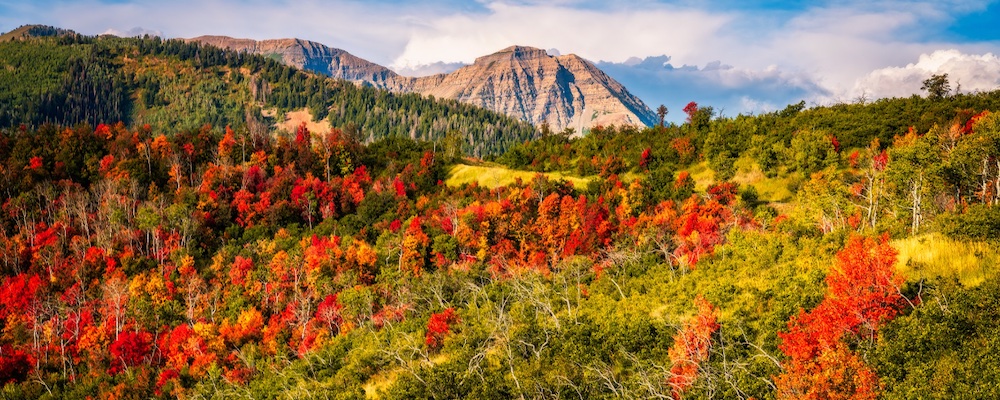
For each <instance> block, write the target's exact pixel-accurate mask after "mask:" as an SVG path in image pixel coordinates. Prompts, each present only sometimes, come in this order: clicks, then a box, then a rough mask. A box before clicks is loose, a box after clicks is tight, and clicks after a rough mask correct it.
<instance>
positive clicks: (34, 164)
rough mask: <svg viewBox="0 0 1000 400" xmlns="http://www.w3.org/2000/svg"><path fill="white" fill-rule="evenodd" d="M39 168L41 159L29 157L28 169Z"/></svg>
mask: <svg viewBox="0 0 1000 400" xmlns="http://www.w3.org/2000/svg"><path fill="white" fill-rule="evenodd" d="M41 167H42V158H41V157H39V156H34V157H31V159H30V160H28V168H31V169H39V168H41Z"/></svg>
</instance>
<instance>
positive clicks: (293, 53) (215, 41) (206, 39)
mask: <svg viewBox="0 0 1000 400" xmlns="http://www.w3.org/2000/svg"><path fill="white" fill-rule="evenodd" d="M187 40H188V41H189V42H200V43H204V44H208V45H211V46H215V47H219V48H223V49H228V50H233V51H238V52H239V51H241V52H247V53H250V54H261V55H266V56H273V57H277V58H279V59H280V61H281V62H283V63H285V64H287V65H291V66H295V67H298V68H299V69H304V70H309V71H313V72H317V73H321V74H324V75H329V76H331V77H334V78H337V79H344V80H348V81H354V82H368V83H369V84H371V86H374V87H376V88H379V89H387V90H392V91H395V92H404V91H408V89H409V88H410V87H411V85H412V84H411V82H410V79H409V78H405V77H402V76H399V75H398V74H396V73H395V72H393V71H392V70H390V69H388V68H386V67H383V66H381V65H378V64H375V63H373V62H370V61H368V60H365V59H363V58H360V57H356V56H354V55H352V54H351V53H348V52H346V51H344V50H341V49H335V48H332V47H327V46H324V45H322V44H320V43H316V42H312V41H309V40H302V39H269V40H253V39H236V38H231V37H228V36H199V37H196V38H192V39H187Z"/></svg>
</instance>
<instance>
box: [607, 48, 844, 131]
mask: <svg viewBox="0 0 1000 400" xmlns="http://www.w3.org/2000/svg"><path fill="white" fill-rule="evenodd" d="M597 66H598V67H600V68H601V69H603V70H604V71H605V72H607V73H608V75H610V76H611V77H612V78H615V80H617V81H619V82H621V83H622V84H623V85H625V87H627V88H628V89H629V91H631V92H632V93H633V94H635V95H636V96H638V97H639V98H641V99H643V101H644V102H646V104H647V105H648V106H650V107H651V108H656V107H657V106H658V105H660V104H663V105H666V106H667V108H668V109H670V110H673V111H672V112H671V113H670V114H668V119H669V120H672V121H675V122H679V121H682V120H683V119H684V116H683V114H682V113H681V112H680V110H681V109H682V108H683V107H684V105H686V104H687V103H688V102H690V101H695V102H697V103H698V104H701V105H705V106H712V107H714V108H715V110H716V111H718V112H722V113H724V114H725V115H728V116H733V115H737V114H757V113H762V112H769V111H773V110H774V109H777V108H782V107H784V105H786V104H789V103H797V102H799V101H802V100H807V101H809V100H812V99H815V98H821V97H826V96H828V95H829V92H828V90H827V89H825V88H823V87H822V86H820V85H819V84H817V83H816V82H815V81H814V80H813V79H812V78H811V77H810V76H808V75H806V74H802V73H790V72H787V71H783V70H781V69H779V68H777V67H775V66H770V67H767V68H763V69H748V68H739V67H734V66H732V65H727V64H723V63H721V62H719V61H713V62H709V63H706V64H705V65H704V66H694V65H683V64H682V65H680V66H675V65H673V63H672V62H671V57H669V56H666V55H663V56H655V57H646V58H642V59H640V58H630V59H628V60H625V61H624V62H621V63H615V62H608V61H601V62H598V63H597Z"/></svg>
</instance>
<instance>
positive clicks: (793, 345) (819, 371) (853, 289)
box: [775, 236, 903, 399]
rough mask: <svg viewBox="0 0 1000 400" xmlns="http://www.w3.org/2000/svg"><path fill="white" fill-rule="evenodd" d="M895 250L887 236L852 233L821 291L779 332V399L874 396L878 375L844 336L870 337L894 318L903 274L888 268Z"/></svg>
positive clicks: (892, 262)
mask: <svg viewBox="0 0 1000 400" xmlns="http://www.w3.org/2000/svg"><path fill="white" fill-rule="evenodd" d="M895 261H896V251H895V250H894V249H893V248H892V247H891V246H890V245H889V241H888V236H883V237H882V238H880V239H877V240H876V239H871V238H862V237H857V236H855V237H852V238H850V239H849V240H848V243H847V245H846V246H845V247H844V249H843V250H841V251H840V252H839V253H837V257H836V262H835V264H834V267H833V268H832V269H831V270H830V272H829V274H828V275H827V278H826V282H827V294H826V297H825V298H824V299H823V301H822V302H820V304H819V305H818V306H816V308H815V309H813V310H812V311H810V312H805V311H801V312H799V314H798V315H797V316H794V317H792V319H791V320H790V321H789V322H788V332H779V333H778V336H779V337H780V338H781V345H780V346H779V348H780V349H781V351H782V352H783V353H785V355H786V356H788V357H789V358H790V361H789V362H788V363H787V364H786V367H785V371H784V372H783V373H782V374H781V375H779V376H778V377H776V378H775V383H776V384H777V385H778V391H779V396H782V397H784V398H808V399H825V398H851V399H869V398H875V397H876V395H877V392H878V377H877V376H875V373H874V372H873V371H871V369H870V368H869V367H867V366H866V365H865V364H864V362H863V361H862V360H861V359H859V358H858V357H857V356H856V355H855V354H853V353H852V352H851V351H850V350H849V348H848V345H847V342H846V340H849V339H858V338H864V337H868V338H872V339H873V338H874V336H875V335H876V333H877V331H878V328H879V327H881V326H882V325H883V324H884V323H885V322H886V321H888V320H890V319H892V318H893V317H895V315H896V313H897V312H898V310H899V306H900V302H901V301H903V297H902V295H901V294H900V292H899V290H898V288H899V286H900V285H901V284H902V283H903V277H902V276H900V275H898V274H897V273H896V271H895V269H894V268H893V264H894V263H895Z"/></svg>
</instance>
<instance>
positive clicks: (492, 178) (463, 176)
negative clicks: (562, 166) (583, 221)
mask: <svg viewBox="0 0 1000 400" xmlns="http://www.w3.org/2000/svg"><path fill="white" fill-rule="evenodd" d="M538 174H539V173H538V172H531V171H518V170H512V169H508V168H505V167H503V166H500V165H496V164H490V163H483V164H480V165H466V164H456V165H455V166H453V167H452V168H451V171H449V173H448V180H447V181H445V183H446V184H447V185H448V186H460V185H462V184H465V183H472V182H478V183H479V186H483V187H487V188H491V189H492V188H495V187H500V186H506V185H510V184H512V183H514V181H515V180H516V179H517V178H520V179H521V180H522V181H523V182H530V181H531V180H532V179H533V178H534V177H535V175H538ZM542 175H545V176H546V177H548V179H549V180H560V179H562V180H566V181H569V182H572V183H573V186H574V187H577V188H585V187H587V184H588V183H589V182H590V179H586V178H577V177H573V176H567V175H565V174H563V173H559V172H548V173H544V174H542Z"/></svg>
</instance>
